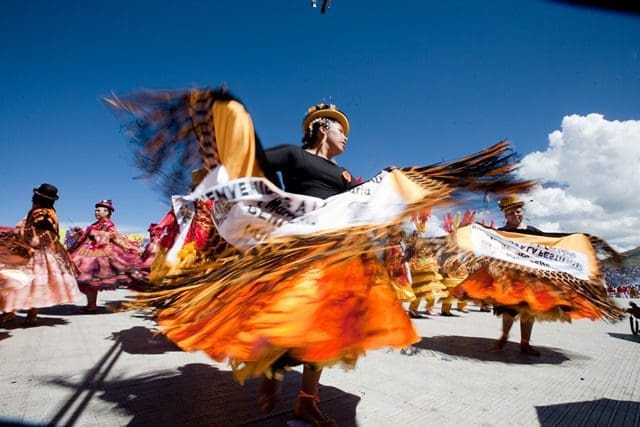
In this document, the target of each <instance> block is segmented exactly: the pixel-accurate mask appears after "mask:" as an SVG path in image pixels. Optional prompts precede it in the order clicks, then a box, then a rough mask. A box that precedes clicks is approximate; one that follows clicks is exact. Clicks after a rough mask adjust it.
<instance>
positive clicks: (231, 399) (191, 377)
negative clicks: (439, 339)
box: [51, 356, 359, 426]
mask: <svg viewBox="0 0 640 427" xmlns="http://www.w3.org/2000/svg"><path fill="white" fill-rule="evenodd" d="M116 357H117V356H116ZM96 373H97V370H94V371H93V372H91V375H92V377H93V378H95V377H97V378H96V380H93V379H91V380H90V381H87V380H85V381H83V382H82V383H80V384H75V383H71V382H67V381H64V380H60V379H54V380H52V381H51V382H52V383H55V384H58V385H62V386H65V387H69V388H72V389H77V390H80V391H83V392H84V393H88V394H91V395H92V396H94V397H92V398H94V399H95V398H99V399H102V400H105V401H108V402H111V403H115V404H116V406H117V408H118V409H120V410H122V411H125V412H126V413H128V414H130V415H131V416H132V418H131V420H130V422H129V424H128V425H130V426H147V425H166V426H172V425H201V426H238V425H250V426H284V425H286V423H287V421H289V420H291V419H293V410H292V408H293V405H294V400H295V396H296V394H297V391H298V390H299V387H300V374H299V373H297V372H290V373H287V375H286V376H285V380H284V381H283V384H282V386H283V387H282V395H281V400H280V402H279V403H278V405H277V406H276V408H275V409H274V410H273V412H272V413H271V414H268V415H265V414H263V413H262V412H261V410H260V409H259V406H258V404H257V401H256V393H257V386H258V384H259V381H258V380H252V381H249V382H247V384H246V385H245V386H243V387H241V386H239V385H238V384H237V383H236V382H235V381H234V379H233V376H232V374H231V372H228V371H220V370H219V369H217V368H215V367H213V366H210V365H207V364H203V363H191V364H188V365H185V366H182V367H180V368H178V370H177V372H176V371H161V372H155V373H153V374H149V375H145V376H139V377H133V378H126V379H124V378H123V379H113V380H108V381H106V380H103V379H100V377H99V376H98V375H95V374H96ZM105 377H106V375H105ZM320 394H321V395H322V397H323V401H322V403H321V406H322V407H323V408H324V410H325V411H326V412H327V413H328V414H330V415H331V416H332V417H334V418H335V419H336V421H337V422H338V424H339V425H344V426H355V425H356V422H355V413H356V406H357V404H358V402H359V397H357V396H354V395H352V394H348V393H344V392H342V391H341V390H339V389H337V388H334V387H327V386H321V388H320ZM74 396H76V397H75V399H76V400H79V398H80V396H81V393H78V392H76V393H75V394H74ZM87 402H88V400H87ZM73 406H75V407H77V406H78V405H77V404H75V402H69V403H68V404H67V405H65V406H64V407H63V409H64V408H71V407H73ZM80 414H81V412H80V413H78V412H77V411H76V413H74V414H72V418H71V419H69V416H68V415H67V414H66V413H64V412H61V413H60V414H58V415H56V418H54V419H53V420H52V421H61V420H63V419H65V418H66V419H67V422H68V423H69V422H70V423H71V424H73V423H74V422H75V421H76V420H77V419H78V418H79V416H80Z"/></svg>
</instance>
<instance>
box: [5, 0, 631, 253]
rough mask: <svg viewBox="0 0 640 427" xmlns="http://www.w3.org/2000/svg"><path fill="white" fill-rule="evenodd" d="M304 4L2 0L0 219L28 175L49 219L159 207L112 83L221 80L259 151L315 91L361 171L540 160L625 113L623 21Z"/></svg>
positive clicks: (292, 136)
mask: <svg viewBox="0 0 640 427" xmlns="http://www.w3.org/2000/svg"><path fill="white" fill-rule="evenodd" d="M310 3H311V2H310V1H307V0H273V1H257V0H225V1H222V0H219V1H188V0H186V1H181V2H175V1H158V0H156V1H142V0H140V1H135V2H131V1H109V2H106V1H104V2H103V1H98V2H86V1H59V2H51V1H29V2H23V1H18V0H13V1H12V0H10V1H6V2H4V3H3V13H2V14H1V15H0V40H2V41H1V42H0V61H1V62H2V67H0V76H1V77H2V78H1V79H0V89H1V93H2V96H1V98H0V117H2V120H1V121H0V157H1V159H2V162H1V163H0V173H1V175H2V176H3V177H4V180H5V185H3V186H2V188H1V189H0V196H1V198H2V200H3V203H2V205H3V207H2V209H1V210H0V225H12V224H15V223H16V222H17V221H18V220H19V219H20V218H21V217H22V216H24V214H25V213H26V211H27V210H28V208H29V207H30V197H31V189H32V188H33V187H34V186H37V185H39V184H40V183H41V182H50V183H52V184H55V185H56V186H58V187H59V189H60V195H61V199H60V200H59V202H58V203H57V209H58V213H59V217H60V220H61V221H62V222H64V223H73V224H80V225H85V224H87V223H89V222H91V221H92V220H93V204H94V203H95V201H97V200H98V199H102V198H110V199H112V200H113V202H114V205H115V207H116V212H115V214H114V220H115V222H116V224H118V225H119V226H120V228H122V229H124V230H125V231H143V230H145V229H146V227H147V225H148V224H149V223H151V222H154V221H157V220H158V219H160V218H161V217H162V215H163V214H164V212H165V211H166V210H167V209H168V205H167V201H166V200H164V199H163V198H162V196H161V195H160V194H159V193H157V192H156V191H154V189H153V187H152V186H151V185H150V184H149V183H145V182H144V181H142V180H139V179H134V178H135V177H136V176H137V175H138V171H137V170H135V168H134V167H133V162H132V154H131V147H130V146H129V145H128V142H127V139H126V137H125V136H124V135H123V134H122V133H121V132H120V123H119V120H118V119H117V118H116V117H115V116H114V115H113V114H112V113H111V112H110V111H109V110H108V109H107V108H106V107H105V106H104V105H103V104H102V103H101V101H100V99H101V97H103V96H106V95H109V94H110V93H111V92H112V91H113V92H115V93H118V94H124V93H128V92H131V91H132V90H135V89H139V88H152V89H177V88H186V87H193V86H198V87H204V86H218V85H220V84H223V83H225V84H226V85H227V86H228V87H229V89H230V90H231V91H232V92H233V93H235V94H236V95H237V96H239V97H240V98H241V99H242V100H243V101H244V103H245V104H246V106H247V109H248V110H249V112H250V113H251V114H252V117H253V119H254V122H255V126H256V129H257V131H258V134H259V135H260V138H261V139H262V141H263V143H264V145H265V146H266V147H269V146H272V145H276V144H282V143H298V142H299V140H300V122H301V120H302V117H303V115H304V113H305V112H306V109H307V107H308V106H309V105H311V104H314V103H317V102H320V101H323V100H324V101H331V102H333V103H336V104H337V105H338V106H339V107H340V108H341V109H343V110H344V111H346V112H347V113H348V114H349V117H350V119H351V125H352V132H351V135H350V141H349V148H348V150H347V152H346V153H345V154H344V155H343V156H341V157H340V158H339V159H338V160H339V162H340V163H341V164H342V165H344V166H346V167H348V168H349V169H350V170H351V172H352V174H354V175H359V176H363V177H365V178H368V177H371V176H372V175H373V174H375V172H377V171H378V170H379V169H382V168H384V167H386V166H390V165H397V166H409V165H416V164H430V163H434V162H437V161H442V160H453V159H455V158H457V157H460V156H462V155H465V154H469V153H471V152H474V151H478V150H480V149H482V148H485V147H487V146H489V145H492V144H494V143H495V142H497V141H499V140H501V139H509V140H510V141H512V142H513V144H514V145H515V147H516V149H517V151H518V152H519V153H520V154H522V155H523V156H526V155H527V154H529V153H533V152H536V151H538V152H543V153H544V152H545V151H548V150H549V149H550V139H549V134H551V133H552V132H557V131H559V132H561V133H562V134H563V135H565V136H566V137H568V135H569V133H568V131H569V129H568V128H567V129H565V128H564V127H563V125H564V122H563V119H564V118H565V117H567V116H572V115H577V116H578V117H586V116H588V115H589V114H591V113H596V114H599V115H602V117H603V118H604V120H605V121H606V123H610V122H616V123H617V122H621V123H631V124H635V123H636V121H637V120H640V101H638V100H639V99H640V15H625V14H620V13H614V12H608V11H602V10H598V9H590V8H584V7H577V6H570V5H566V4H563V3H557V2H551V1H542V0H540V1H537V0H530V1H513V0H496V1H491V2H477V1H458V2H440V1H403V2H388V1H364V0H362V1H361V0H334V1H333V2H332V7H331V9H329V11H328V12H327V14H325V15H321V14H320V13H319V10H318V9H313V8H311V6H310ZM567 126H568V125H567ZM634 129H635V128H634ZM635 132H636V131H635V130H632V131H631V134H632V136H633V137H635ZM612 149H614V150H615V149H616V148H615V147H613V148H612ZM634 155H635V154H634ZM638 161H640V157H639V158H638ZM630 167H632V168H633V166H630ZM538 169H540V168H538ZM585 171H586V172H585ZM572 173H573V172H572ZM575 173H576V174H578V175H579V174H580V173H589V169H582V170H581V171H576V172H575ZM630 177H631V178H634V179H635V177H636V175H633V174H632V175H630ZM540 178H541V179H542V178H544V177H540ZM561 178H562V177H561V176H560V177H558V176H557V174H556V176H555V177H554V179H556V180H560V181H562V179H561ZM626 179H629V178H628V177H627V178H626ZM633 185H635V186H637V185H638V184H637V181H636V182H635V183H633ZM594 191H596V190H594ZM565 196H567V195H565ZM581 197H582V199H581V200H582V201H583V205H584V203H587V202H590V203H595V202H593V200H587V199H588V197H587V198H585V196H584V195H583V196H581ZM603 200H604V199H603ZM596 202H597V201H596ZM558 206H561V205H558ZM562 206H564V205H562ZM636 207H638V202H635V205H634V204H633V202H632V205H631V206H626V207H625V209H629V212H631V211H632V210H633V209H634V208H636ZM603 209H605V210H606V207H604V208H603ZM532 210H533V211H534V213H535V212H537V211H539V210H536V209H532ZM637 211H638V210H636V212H637ZM605 217H606V216H605ZM496 218H499V216H498V217H496ZM540 218H542V217H540ZM629 220H630V221H631V222H630V224H634V225H633V227H636V226H637V232H638V233H637V234H635V235H634V236H635V237H633V239H635V238H638V236H640V223H639V222H638V218H637V216H635V217H634V216H633V214H631V216H629ZM541 221H542V222H543V223H545V224H547V225H548V227H554V226H553V224H555V227H556V228H564V227H563V225H567V224H569V223H566V222H563V221H564V220H557V218H546V219H545V218H542V219H541ZM571 224H574V225H573V226H578V225H579V224H581V223H575V222H574V223H571ZM583 226H585V227H589V226H590V225H589V224H588V223H585V224H583ZM567 231H575V230H567ZM582 231H589V230H582ZM603 233H604V234H605V236H604V237H610V238H613V239H616V238H617V237H615V236H613V235H612V236H607V235H606V234H607V232H606V231H603ZM638 243H640V238H638ZM630 246H634V241H633V240H632V241H626V243H624V244H622V243H621V247H630ZM635 246H638V245H637V244H636V245H635Z"/></svg>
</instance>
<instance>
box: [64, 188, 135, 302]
mask: <svg viewBox="0 0 640 427" xmlns="http://www.w3.org/2000/svg"><path fill="white" fill-rule="evenodd" d="M114 211H115V209H114V207H113V203H112V202H111V200H99V201H98V202H97V203H96V204H95V210H94V214H95V217H96V222H94V223H93V224H91V225H90V226H88V227H87V228H86V230H85V231H84V233H83V234H82V235H81V236H80V237H79V238H78V240H77V241H76V242H75V244H74V245H73V247H72V248H71V249H70V250H69V252H70V253H71V259H73V262H74V263H75V264H76V266H77V267H78V269H79V270H80V275H79V276H78V285H79V287H80V291H81V292H82V293H84V294H85V295H86V296H87V305H86V307H85V308H84V309H83V312H84V313H86V314H95V313H97V311H98V306H97V300H98V291H103V290H113V289H116V288H117V287H118V286H123V285H124V286H127V285H130V284H132V283H134V282H135V281H137V280H141V279H143V278H144V275H143V274H142V272H141V270H142V268H143V262H142V259H141V254H142V249H141V248H140V247H139V246H138V245H136V244H134V243H133V242H131V241H129V240H128V239H127V238H126V237H125V236H123V235H121V234H120V233H119V232H118V230H117V229H116V225H115V224H114V223H113V221H112V220H111V215H112V214H113V212H114Z"/></svg>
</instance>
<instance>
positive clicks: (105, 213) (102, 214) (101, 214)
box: [94, 206, 109, 219]
mask: <svg viewBox="0 0 640 427" xmlns="http://www.w3.org/2000/svg"><path fill="white" fill-rule="evenodd" d="M94 215H95V216H96V219H102V218H108V217H109V209H107V208H105V207H104V206H98V207H96V210H95V211H94Z"/></svg>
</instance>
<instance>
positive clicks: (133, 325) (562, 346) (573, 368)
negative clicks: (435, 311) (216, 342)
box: [0, 290, 640, 426]
mask: <svg viewBox="0 0 640 427" xmlns="http://www.w3.org/2000/svg"><path fill="white" fill-rule="evenodd" d="M130 297H131V296H130V293H129V292H128V291H126V290H117V291H113V292H103V293H101V294H100V300H99V302H101V303H102V304H105V303H110V304H118V303H119V302H121V301H126V300H128V299H129V298H130ZM82 302H83V301H82V299H79V300H78V301H77V305H65V306H58V307H51V308H48V309H44V310H43V311H42V316H41V323H40V325H39V326H36V327H31V328H24V327H23V326H22V320H23V318H24V313H22V314H20V316H19V318H18V319H16V320H13V321H11V322H9V323H7V324H4V325H0V396H2V397H1V398H0V424H2V425H59V426H72V425H76V426H124V425H145V426H146V425H154V426H233V425H252V426H263V425H264V426H285V425H287V423H289V424H291V420H292V418H293V412H292V408H293V403H294V400H295V395H296V392H297V390H298V383H299V381H300V373H299V371H293V372H291V373H289V375H288V376H287V378H286V380H285V382H284V384H283V386H284V387H283V393H282V399H281V402H280V403H279V404H278V406H277V407H276V409H275V410H274V411H273V413H271V414H269V415H264V414H262V413H261V412H260V410H259V408H258V406H257V404H256V400H255V395H256V387H257V384H258V381H256V380H254V381H250V382H249V383H248V384H246V385H245V386H243V387H241V386H239V385H238V384H236V383H235V382H234V380H233V378H232V375H231V372H230V369H229V367H228V366H227V365H226V364H224V363H215V362H213V361H211V360H210V359H209V358H208V357H207V356H206V355H204V354H202V353H185V352H182V351H180V350H179V349H178V348H176V347H175V346H174V345H173V344H172V343H170V342H168V341H167V340H165V339H164V338H163V337H162V336H161V335H155V334H154V333H153V331H154V323H153V322H152V321H151V320H149V319H147V318H145V316H144V315H143V314H141V313H137V312H117V313H112V312H108V311H106V310H102V311H101V312H99V313H98V314H97V315H83V314H78V309H79V307H80V306H81V305H82ZM618 302H619V303H620V305H621V306H626V305H627V303H628V302H627V300H618ZM470 309H471V312H470V313H467V314H463V313H458V315H457V317H451V318H448V317H429V318H425V319H418V320H415V321H414V323H415V325H416V327H417V328H418V330H419V333H420V335H421V336H422V337H423V339H422V341H421V342H420V343H418V344H416V345H415V346H414V347H413V348H412V349H409V350H408V351H404V352H400V351H390V350H378V351H372V352H370V353H369V354H368V355H367V356H366V357H364V358H362V359H361V360H359V361H358V365H357V367H356V369H355V370H353V371H345V370H344V369H342V368H340V367H336V368H332V369H327V370H325V372H324V373H323V375H322V379H321V384H322V386H321V390H320V394H321V397H322V402H321V406H322V407H323V408H324V409H325V411H326V412H327V413H329V414H330V415H331V416H333V417H335V418H336V420H337V421H338V423H339V425H341V426H353V425H358V426H388V425H391V424H398V425H409V426H425V425H444V426H448V425H463V426H467V425H470V426H513V425H517V426H531V425H542V426H555V425H558V426H567V425H589V426H593V425H603V426H605V425H606V426H612V425H613V426H638V425H640V403H639V402H640V381H639V380H640V336H634V335H632V334H631V330H630V327H629V321H628V319H625V320H624V321H623V322H619V323H616V324H608V323H604V322H591V321H585V320H582V321H577V322H574V323H573V324H561V323H536V325H535V327H534V330H533V339H532V343H533V344H534V345H535V346H536V347H537V348H538V349H539V350H540V351H541V352H542V356H541V357H532V356H525V355H522V354H520V352H519V351H518V344H517V342H518V340H519V330H518V327H517V325H515V326H514V330H513V331H512V337H511V339H512V341H510V342H509V343H508V344H507V346H506V347H505V348H504V349H503V350H501V351H498V352H492V351H490V350H489V348H490V347H491V344H492V342H493V340H494V339H495V338H496V337H497V336H498V335H499V332H500V321H499V319H498V318H496V317H495V316H493V315H492V314H490V313H481V312H479V311H478V308H477V307H475V306H471V307H470Z"/></svg>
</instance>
